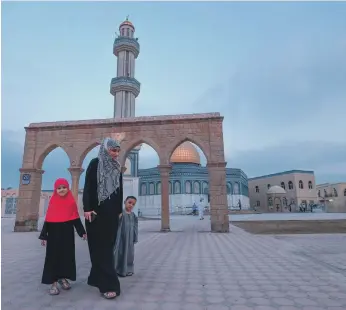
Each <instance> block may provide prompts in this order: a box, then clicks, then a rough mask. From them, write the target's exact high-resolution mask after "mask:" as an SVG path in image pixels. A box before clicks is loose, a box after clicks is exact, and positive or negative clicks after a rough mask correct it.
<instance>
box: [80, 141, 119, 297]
mask: <svg viewBox="0 0 346 310" xmlns="http://www.w3.org/2000/svg"><path fill="white" fill-rule="evenodd" d="M119 152H120V144H119V143H118V142H117V141H115V140H113V139H111V138H106V139H104V140H103V142H102V144H101V147H100V151H99V154H98V157H97V158H94V159H92V160H91V162H90V164H89V167H88V169H87V171H86V175H85V184H84V191H83V205H84V217H85V226H86V230H87V234H88V245H89V253H90V260H91V270H90V275H89V278H88V284H89V285H91V286H94V287H97V288H98V289H99V291H100V293H101V294H102V296H103V297H105V298H106V299H113V298H115V297H117V296H119V295H120V283H119V279H118V277H117V274H116V271H115V266H114V246H115V241H116V237H117V231H118V223H119V215H120V213H122V202H123V180H122V173H121V167H120V163H119V162H118V160H117V158H118V156H119Z"/></svg>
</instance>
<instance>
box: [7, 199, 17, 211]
mask: <svg viewBox="0 0 346 310" xmlns="http://www.w3.org/2000/svg"><path fill="white" fill-rule="evenodd" d="M16 213H17V198H14V197H11V198H6V202H5V214H7V215H14V214H16Z"/></svg>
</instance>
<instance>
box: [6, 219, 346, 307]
mask: <svg viewBox="0 0 346 310" xmlns="http://www.w3.org/2000/svg"><path fill="white" fill-rule="evenodd" d="M159 228H160V221H158V220H150V221H140V229H139V233H140V235H139V240H140V241H139V243H138V244H137V245H136V261H135V267H136V270H135V272H136V273H135V275H134V276H133V277H129V278H125V279H120V281H121V285H122V294H121V296H119V297H118V298H117V299H116V300H105V299H103V298H101V297H100V295H99V293H98V291H97V290H96V289H95V288H92V287H89V286H88V285H87V284H86V280H87V276H88V272H89V268H90V262H89V254H88V248H87V243H86V242H83V241H82V240H80V239H79V238H78V240H77V241H76V252H77V253H76V256H77V257H76V258H77V282H75V283H74V284H73V288H72V290H71V291H69V292H64V291H63V292H61V294H60V295H59V296H53V297H52V296H49V295H48V294H47V286H44V285H41V284H40V280H41V274H42V268H43V260H44V252H45V249H44V248H43V247H41V246H40V242H39V240H38V239H37V237H38V233H13V232H11V229H13V219H3V220H2V228H1V229H2V262H1V265H2V283H1V284H2V287H1V289H2V305H1V306H2V309H4V310H10V309H11V310H12V309H13V310H19V309H33V310H39V309H64V310H68V309H76V310H92V309H95V310H96V309H98V310H101V309H121V310H126V309H128V310H168V309H172V310H180V309H187V310H195V309H196V310H223V309H225V310H226V309H232V310H270V309H277V310H294V309H302V310H318V309H330V310H345V309H346V234H333V235H304V236H302V235H294V236H282V235H280V236H263V235H251V234H249V233H246V232H244V231H242V230H241V229H239V228H236V227H234V226H231V233H229V234H212V233H209V232H208V230H209V228H210V220H209V218H206V219H205V220H204V221H199V220H198V219H197V217H190V216H185V217H184V216H182V217H180V216H175V217H172V219H171V228H172V232H171V233H160V232H158V230H159Z"/></svg>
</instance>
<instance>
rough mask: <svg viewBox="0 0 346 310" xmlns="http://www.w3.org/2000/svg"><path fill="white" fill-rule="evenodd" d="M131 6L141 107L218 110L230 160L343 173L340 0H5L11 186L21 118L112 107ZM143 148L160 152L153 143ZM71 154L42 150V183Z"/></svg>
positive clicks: (152, 157) (262, 170) (345, 42)
mask: <svg viewBox="0 0 346 310" xmlns="http://www.w3.org/2000/svg"><path fill="white" fill-rule="evenodd" d="M127 15H129V19H130V20H131V21H132V22H133V23H134V25H135V27H136V33H135V35H136V37H138V38H139V42H140V45H141V52H140V55H139V57H138V59H137V61H136V73H135V77H136V78H137V79H138V81H140V82H141V93H140V95H139V97H138V98H137V101H136V116H142V115H165V114H182V113H184V114H185V113H203V112H220V113H221V114H222V115H224V117H225V119H224V141H225V152H226V160H227V162H228V167H235V168H241V169H243V170H244V172H245V173H246V174H247V175H248V177H253V176H259V175H262V174H269V173H275V172H280V171H285V170H291V169H306V170H314V171H315V175H316V178H317V182H318V183H322V182H341V181H346V139H345V137H346V121H345V115H346V35H345V33H346V18H345V16H346V3H345V2H343V3H342V2H315V3H313V2H305V3H300V2H283V3H281V2H278V3H274V2H263V3H259V2H208V3H207V2H200V3H195V2H166V3H164V2H161V3H156V2H144V3H143V2H142V3H134V2H127V3H125V2H53V3H49V2H36V3H30V2H3V3H2V21H1V23H2V42H1V43H2V51H1V52H2V68H1V70H2V85H1V86H2V97H1V102H2V119H1V121H2V152H1V155H2V162H1V168H2V173H1V174H2V175H1V177H2V187H8V186H11V187H18V184H19V172H18V169H19V168H20V166H21V160H22V153H23V143H24V138H25V131H24V128H23V127H24V126H27V125H28V124H29V123H32V122H41V121H60V120H78V119H95V118H110V117H112V115H113V96H112V95H111V94H110V93H109V85H110V80H111V78H112V77H115V76H116V57H115V56H114V55H113V53H112V45H113V41H114V38H115V32H118V27H119V24H120V23H121V22H122V21H123V20H125V18H126V16H127ZM94 155H95V150H94V151H93V152H92V154H89V156H88V157H87V159H86V160H85V162H84V166H86V165H87V164H88V161H89V160H90V158H91V157H92V156H94ZM140 156H141V159H140V167H142V168H148V167H152V166H154V165H157V164H158V158H157V155H156V154H155V153H154V151H153V150H152V149H150V148H149V147H144V148H143V150H142V151H141V153H140ZM204 162H205V161H204ZM68 166H69V165H68V159H67V156H66V155H65V154H64V153H63V151H62V150H59V149H57V150H55V151H53V152H52V153H51V154H49V156H48V157H47V159H46V161H45V162H44V166H43V169H44V170H45V171H46V172H45V174H44V177H43V183H44V184H43V188H45V189H48V188H51V187H52V184H53V182H54V180H55V179H56V178H58V177H67V178H68V179H70V176H69V173H68V172H67V168H68Z"/></svg>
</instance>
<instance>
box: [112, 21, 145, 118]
mask: <svg viewBox="0 0 346 310" xmlns="http://www.w3.org/2000/svg"><path fill="white" fill-rule="evenodd" d="M119 31H120V35H119V36H118V37H117V38H116V39H115V40H114V44H113V54H114V55H115V56H117V58H118V63H117V77H115V78H113V79H112V81H111V87H110V92H111V94H112V95H113V96H114V118H118V117H119V118H125V117H135V108H136V106H135V100H136V97H137V96H138V95H139V92H140V83H139V82H138V81H137V80H136V79H135V60H136V58H137V57H138V54H139V43H138V39H137V38H134V33H135V27H134V26H133V24H132V23H131V22H130V21H129V20H128V18H126V20H125V21H124V22H122V23H121V24H120V26H119Z"/></svg>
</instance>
